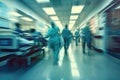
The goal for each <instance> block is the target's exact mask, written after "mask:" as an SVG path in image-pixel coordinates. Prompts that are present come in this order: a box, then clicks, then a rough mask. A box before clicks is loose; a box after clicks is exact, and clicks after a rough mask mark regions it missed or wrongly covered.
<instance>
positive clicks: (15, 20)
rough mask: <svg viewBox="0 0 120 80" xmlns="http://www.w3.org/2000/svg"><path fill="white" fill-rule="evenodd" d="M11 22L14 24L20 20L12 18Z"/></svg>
mask: <svg viewBox="0 0 120 80" xmlns="http://www.w3.org/2000/svg"><path fill="white" fill-rule="evenodd" d="M10 20H11V21H13V22H18V20H17V19H15V18H10Z"/></svg>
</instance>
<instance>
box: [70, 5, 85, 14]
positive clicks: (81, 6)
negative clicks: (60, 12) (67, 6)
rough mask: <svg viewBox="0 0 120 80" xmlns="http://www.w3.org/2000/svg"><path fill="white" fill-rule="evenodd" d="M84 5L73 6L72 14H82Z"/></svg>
mask: <svg viewBox="0 0 120 80" xmlns="http://www.w3.org/2000/svg"><path fill="white" fill-rule="evenodd" d="M83 7H84V5H80V6H72V10H71V13H80V12H81V11H82V9H83Z"/></svg>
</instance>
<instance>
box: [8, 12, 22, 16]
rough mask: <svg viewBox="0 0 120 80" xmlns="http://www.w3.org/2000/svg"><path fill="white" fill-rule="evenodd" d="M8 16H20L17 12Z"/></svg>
mask: <svg viewBox="0 0 120 80" xmlns="http://www.w3.org/2000/svg"><path fill="white" fill-rule="evenodd" d="M9 14H10V15H12V16H22V15H21V14H19V13H17V12H9Z"/></svg>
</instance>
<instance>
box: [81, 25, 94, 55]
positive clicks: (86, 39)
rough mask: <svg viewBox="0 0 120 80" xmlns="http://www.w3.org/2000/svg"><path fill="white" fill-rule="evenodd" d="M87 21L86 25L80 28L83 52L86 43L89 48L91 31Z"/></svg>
mask: <svg viewBox="0 0 120 80" xmlns="http://www.w3.org/2000/svg"><path fill="white" fill-rule="evenodd" d="M89 26H90V25H89V23H87V25H86V27H85V28H83V29H82V48H83V53H85V47H86V45H87V47H88V49H89V50H90V49H91V37H92V34H91V31H90V28H89Z"/></svg>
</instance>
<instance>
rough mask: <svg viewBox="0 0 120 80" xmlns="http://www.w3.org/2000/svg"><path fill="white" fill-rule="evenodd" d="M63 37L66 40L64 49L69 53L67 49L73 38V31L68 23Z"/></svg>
mask: <svg viewBox="0 0 120 80" xmlns="http://www.w3.org/2000/svg"><path fill="white" fill-rule="evenodd" d="M62 37H63V40H64V50H65V54H67V50H68V48H69V45H70V42H71V39H72V33H71V31H70V30H69V29H68V25H65V28H64V29H63V31H62Z"/></svg>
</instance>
